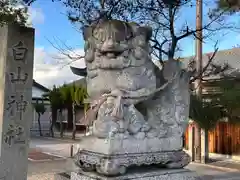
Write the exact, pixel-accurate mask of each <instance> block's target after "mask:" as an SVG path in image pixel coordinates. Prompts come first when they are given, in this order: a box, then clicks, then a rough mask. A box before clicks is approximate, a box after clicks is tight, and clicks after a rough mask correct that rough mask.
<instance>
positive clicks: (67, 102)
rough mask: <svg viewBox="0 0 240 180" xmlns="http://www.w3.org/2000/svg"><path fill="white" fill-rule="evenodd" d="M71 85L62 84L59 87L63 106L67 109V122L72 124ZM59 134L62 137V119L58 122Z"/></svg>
mask: <svg viewBox="0 0 240 180" xmlns="http://www.w3.org/2000/svg"><path fill="white" fill-rule="evenodd" d="M72 88H74V87H72V86H71V85H66V84H64V85H63V86H61V87H60V88H59V90H60V93H61V96H62V100H63V108H64V109H66V110H67V124H68V125H72V121H73V111H72V104H73V98H72V94H71V92H72ZM60 136H61V137H63V124H62V121H61V122H60Z"/></svg>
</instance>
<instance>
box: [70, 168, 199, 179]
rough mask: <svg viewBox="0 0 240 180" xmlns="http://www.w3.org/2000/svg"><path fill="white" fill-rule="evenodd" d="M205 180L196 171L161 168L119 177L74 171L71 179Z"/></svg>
mask: <svg viewBox="0 0 240 180" xmlns="http://www.w3.org/2000/svg"><path fill="white" fill-rule="evenodd" d="M96 179H98V180H129V179H133V180H203V179H202V178H201V177H200V176H198V175H197V174H196V173H194V172H191V171H189V170H185V169H172V170H171V169H168V170H160V169H159V168H158V169H156V168H153V169H151V168H147V167H145V168H138V169H137V170H133V171H132V172H129V173H127V174H126V175H123V176H118V177H104V176H101V175H99V174H96V173H90V172H83V171H81V172H79V173H76V172H72V173H71V180H96Z"/></svg>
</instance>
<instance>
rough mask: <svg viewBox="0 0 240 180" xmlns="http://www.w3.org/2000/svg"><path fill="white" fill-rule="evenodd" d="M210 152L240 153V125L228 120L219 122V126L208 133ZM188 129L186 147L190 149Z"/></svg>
mask: <svg viewBox="0 0 240 180" xmlns="http://www.w3.org/2000/svg"><path fill="white" fill-rule="evenodd" d="M208 137H209V144H208V145H209V152H210V153H219V154H228V155H240V125H233V124H229V123H227V122H219V123H218V124H217V126H216V127H215V128H214V129H213V130H212V131H210V132H209V133H208ZM188 141H189V140H188V129H187V131H186V133H185V148H186V149H188Z"/></svg>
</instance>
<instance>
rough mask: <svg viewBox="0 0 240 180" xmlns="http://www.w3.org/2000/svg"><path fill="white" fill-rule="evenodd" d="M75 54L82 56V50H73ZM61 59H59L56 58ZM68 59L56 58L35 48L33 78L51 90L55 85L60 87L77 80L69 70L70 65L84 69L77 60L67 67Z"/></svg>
mask: <svg viewBox="0 0 240 180" xmlns="http://www.w3.org/2000/svg"><path fill="white" fill-rule="evenodd" d="M74 52H75V54H79V55H83V50H81V49H80V50H75V51H74ZM56 57H58V58H60V57H61V59H58V58H56ZM69 62H70V59H67V58H63V56H59V55H58V56H57V54H56V53H49V52H47V51H46V50H45V49H44V48H42V47H37V48H35V55H34V73H33V78H34V79H35V80H36V81H37V82H39V83H40V84H42V85H44V86H46V87H49V88H52V86H53V85H54V84H55V85H62V84H63V83H65V82H66V83H69V82H72V81H74V80H77V79H79V78H80V77H79V76H76V75H74V74H73V73H72V72H71V70H70V65H71V66H75V67H85V63H84V61H83V60H78V61H75V62H73V63H71V64H70V65H67V64H68V63H69Z"/></svg>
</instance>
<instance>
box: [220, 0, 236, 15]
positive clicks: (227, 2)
mask: <svg viewBox="0 0 240 180" xmlns="http://www.w3.org/2000/svg"><path fill="white" fill-rule="evenodd" d="M217 5H218V7H217V10H218V11H221V10H226V11H227V12H230V14H233V13H237V12H239V11H240V1H239V0H218V1H217Z"/></svg>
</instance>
